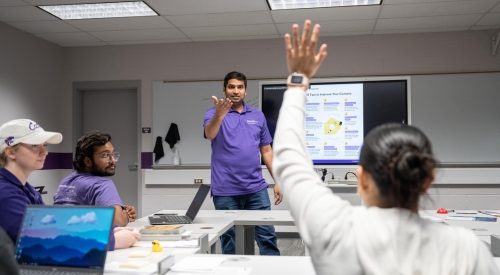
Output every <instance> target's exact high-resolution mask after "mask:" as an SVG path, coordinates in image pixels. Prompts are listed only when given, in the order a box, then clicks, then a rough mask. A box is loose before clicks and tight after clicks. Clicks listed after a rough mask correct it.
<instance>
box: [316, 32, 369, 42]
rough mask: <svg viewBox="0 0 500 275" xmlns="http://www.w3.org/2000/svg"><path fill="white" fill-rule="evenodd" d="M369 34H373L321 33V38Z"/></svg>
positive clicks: (364, 33) (366, 33)
mask: <svg viewBox="0 0 500 275" xmlns="http://www.w3.org/2000/svg"><path fill="white" fill-rule="evenodd" d="M369 34H372V31H360V32H332V33H321V36H322V37H328V36H351V35H369ZM320 44H321V43H320Z"/></svg>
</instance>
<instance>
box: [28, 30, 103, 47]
mask: <svg viewBox="0 0 500 275" xmlns="http://www.w3.org/2000/svg"><path fill="white" fill-rule="evenodd" d="M35 35H36V36H38V37H41V38H43V39H45V40H48V41H50V42H53V43H56V44H60V45H61V44H80V43H91V42H100V41H99V40H98V39H97V38H95V37H92V36H90V35H88V34H86V33H84V32H68V33H39V34H35Z"/></svg>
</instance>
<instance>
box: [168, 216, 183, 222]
mask: <svg viewBox="0 0 500 275" xmlns="http://www.w3.org/2000/svg"><path fill="white" fill-rule="evenodd" d="M165 218H166V219H167V221H169V222H175V223H188V220H186V218H185V216H166V217H165Z"/></svg>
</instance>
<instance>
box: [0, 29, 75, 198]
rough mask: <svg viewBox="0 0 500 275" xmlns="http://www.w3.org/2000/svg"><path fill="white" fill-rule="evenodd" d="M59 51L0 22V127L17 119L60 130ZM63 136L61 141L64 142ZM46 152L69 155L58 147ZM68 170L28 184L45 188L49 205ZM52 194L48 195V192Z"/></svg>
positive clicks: (38, 173) (49, 173)
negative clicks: (32, 121) (28, 120)
mask: <svg viewBox="0 0 500 275" xmlns="http://www.w3.org/2000/svg"><path fill="white" fill-rule="evenodd" d="M63 60H64V54H63V48H61V47H59V46H57V45H55V44H52V43H50V42H47V41H45V40H42V39H40V38H38V37H36V36H34V35H31V34H28V33H25V32H23V31H20V30H18V29H15V28H13V27H11V26H9V25H7V24H4V23H0V110H1V116H0V125H1V124H3V123H5V122H7V121H10V120H12V119H18V118H29V119H33V120H34V121H36V122H37V123H38V124H40V125H41V126H42V128H44V129H45V130H48V131H60V130H62V127H61V122H62V120H61V115H62V114H63V113H62V112H61V105H62V104H63V102H62V101H61V95H62V89H61V83H62V82H61V81H62V79H63V67H64V62H63ZM68 138H71V137H68V136H67V135H65V136H64V138H63V139H68ZM48 150H49V151H52V152H70V151H71V150H63V147H62V146H60V145H50V146H49V147H48ZM68 171H70V170H43V171H36V172H34V173H33V174H32V175H31V176H30V178H29V179H28V182H30V183H31V184H32V185H34V186H40V185H45V186H46V187H45V190H46V191H47V190H48V191H49V193H48V194H47V195H43V200H44V202H45V203H46V204H52V203H53V199H52V196H53V194H54V193H53V192H54V191H55V189H57V186H58V185H59V182H60V181H61V180H62V179H63V177H64V176H65V175H66V174H67V173H68ZM51 191H52V192H51Z"/></svg>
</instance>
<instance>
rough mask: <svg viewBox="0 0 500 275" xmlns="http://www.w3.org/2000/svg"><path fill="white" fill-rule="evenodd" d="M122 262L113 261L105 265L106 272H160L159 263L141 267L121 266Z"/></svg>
mask: <svg viewBox="0 0 500 275" xmlns="http://www.w3.org/2000/svg"><path fill="white" fill-rule="evenodd" d="M120 264H122V262H111V263H107V264H106V265H105V266H104V273H120V274H156V273H157V272H158V264H157V263H150V264H149V265H146V266H143V267H141V268H138V269H135V268H120Z"/></svg>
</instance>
